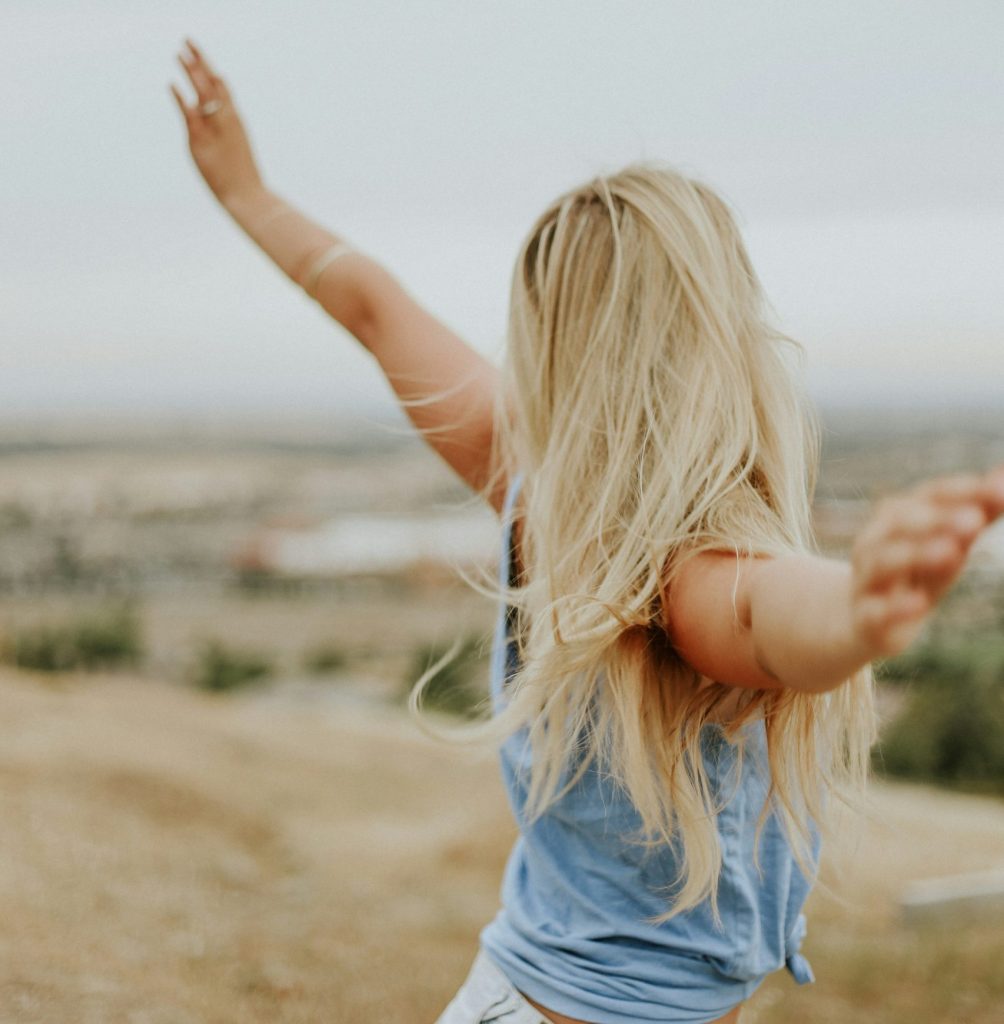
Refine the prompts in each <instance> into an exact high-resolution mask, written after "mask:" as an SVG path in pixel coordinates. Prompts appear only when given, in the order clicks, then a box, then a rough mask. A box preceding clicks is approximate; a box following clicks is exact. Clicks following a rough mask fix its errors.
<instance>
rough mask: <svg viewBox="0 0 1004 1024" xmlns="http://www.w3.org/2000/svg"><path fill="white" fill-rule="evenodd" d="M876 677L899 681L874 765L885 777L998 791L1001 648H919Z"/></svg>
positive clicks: (981, 641) (1002, 728)
mask: <svg viewBox="0 0 1004 1024" xmlns="http://www.w3.org/2000/svg"><path fill="white" fill-rule="evenodd" d="M880 678H884V679H888V680H890V681H891V682H894V683H898V684H906V683H908V686H907V700H906V704H905V707H904V709H903V711H902V712H901V713H900V714H899V716H898V717H897V718H896V719H895V720H894V721H892V722H891V723H890V724H889V725H888V727H887V728H886V729H885V731H884V733H883V736H882V739H881V742H880V744H879V746H878V747H877V748H876V754H875V765H876V768H877V769H878V770H880V771H885V772H887V773H889V774H891V775H899V776H904V777H908V778H915V779H922V780H926V781H932V782H940V783H948V784H952V785H959V786H965V787H974V786H975V787H978V788H981V789H987V788H989V789H999V790H1002V791H1004V644H1002V643H1001V641H1000V640H998V639H997V638H996V637H987V638H974V639H973V640H972V641H971V642H969V643H967V644H966V645H965V646H959V645H957V644H953V645H951V646H948V645H941V646H936V645H930V644H929V645H927V646H925V647H923V648H920V649H918V650H916V651H914V652H910V653H909V654H908V655H905V656H903V657H900V658H898V659H895V661H894V662H887V663H886V665H885V666H883V670H882V671H881V672H880Z"/></svg>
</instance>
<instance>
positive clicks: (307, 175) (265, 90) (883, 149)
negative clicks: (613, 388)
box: [0, 0, 1004, 416]
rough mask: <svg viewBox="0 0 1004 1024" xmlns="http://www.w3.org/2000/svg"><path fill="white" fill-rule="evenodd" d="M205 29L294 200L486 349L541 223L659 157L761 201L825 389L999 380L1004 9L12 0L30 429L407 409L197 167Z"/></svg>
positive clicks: (3, 252)
mask: <svg viewBox="0 0 1004 1024" xmlns="http://www.w3.org/2000/svg"><path fill="white" fill-rule="evenodd" d="M186 35H190V36H191V37H192V38H193V39H194V40H195V41H196V43H198V44H199V45H201V47H202V49H203V51H204V52H205V53H206V55H207V57H208V58H209V60H210V61H211V62H212V63H213V64H214V65H215V67H216V69H217V70H218V71H219V73H220V74H221V75H222V76H223V77H224V78H225V79H226V80H227V82H228V85H229V87H230V89H231V92H232V93H233V95H234V98H235V100H236V103H237V106H238V109H239V111H240V112H241V114H242V116H243V118H244V121H245V124H246V126H247V129H248V132H249V134H250V137H251V140H252V144H253V146H254V150H255V153H256V156H257V159H258V163H259V167H260V169H261V172H262V175H263V177H264V179H265V181H266V183H267V184H268V186H269V187H270V188H271V189H273V190H274V191H275V192H276V193H278V194H279V195H280V196H282V197H283V198H284V199H286V200H288V201H289V202H291V203H293V204H294V205H295V206H297V207H298V208H299V209H301V210H302V211H304V212H305V213H307V214H309V215H310V216H311V217H312V218H313V219H315V220H317V221H318V222H320V223H321V224H323V225H325V226H327V227H328V228H330V229H331V230H333V231H335V232H337V233H338V234H340V235H344V236H345V237H347V238H349V239H350V240H351V241H352V242H353V243H354V244H356V245H357V246H359V247H360V248H363V249H365V250H366V251H367V252H368V253H369V254H370V255H372V256H374V257H376V258H378V259H380V260H381V261H382V262H384V263H385V264H386V265H387V266H388V267H389V268H390V269H391V270H392V271H393V272H394V273H395V274H396V275H397V276H398V277H399V278H400V280H401V281H402V283H403V284H404V285H405V286H406V287H407V288H408V290H409V291H410V292H411V293H412V294H413V295H414V296H415V297H416V298H417V299H419V300H420V301H422V302H423V303H424V304H425V305H426V306H427V307H428V308H429V309H431V310H432V311H433V312H434V313H435V314H436V315H437V316H439V317H441V318H442V319H443V320H444V321H446V322H447V323H448V324H449V325H450V326H451V327H453V328H454V329H455V330H457V331H459V332H460V333H461V334H462V335H463V336H464V337H465V338H467V339H468V341H469V342H470V343H471V344H472V345H474V346H476V347H477V348H478V349H479V350H480V351H482V352H484V353H485V354H486V355H488V356H490V357H491V358H492V359H495V360H498V359H499V358H500V357H501V354H502V347H503V344H504V335H505V322H506V304H507V300H508V289H509V276H510V272H511V266H512V262H513V260H514V258H515V255H516V252H517V250H518V247H519V244H520V242H521V240H522V238H523V236H524V234H525V232H526V231H527V230H528V228H529V226H530V224H531V223H532V221H533V220H534V219H535V217H536V216H537V214H538V213H539V212H540V211H541V210H542V209H543V208H544V207H545V206H546V205H547V204H548V203H549V202H550V201H551V199H552V198H553V197H554V196H556V195H557V194H559V193H560V192H562V191H564V190H565V189H567V188H569V187H571V186H573V185H575V184H578V183H579V182H581V181H585V180H587V179H588V178H590V177H592V176H593V175H594V174H596V173H602V172H612V171H615V170H616V169H617V168H618V167H620V166H622V165H624V164H626V163H629V162H631V161H633V160H636V159H646V158H655V159H659V160H664V161H669V162H670V163H673V164H675V165H676V166H677V167H678V168H680V169H681V170H683V171H685V172H686V173H690V174H693V175H696V176H698V177H700V178H702V179H703V180H705V181H707V182H708V183H710V184H711V185H712V186H714V187H715V188H716V189H718V190H719V191H720V192H721V193H722V195H723V196H724V197H725V198H726V199H727V200H728V201H729V202H730V203H731V205H732V206H733V208H734V209H735V210H736V211H737V214H738V216H739V220H740V224H741V227H742V229H743V232H744V235H745V237H746V240H747V244H748V247H749V249H750V252H751V255H752V258H753V261H754V264H755V265H756V267H757V270H758V272H759V274H760V276H761V279H762V280H763V282H764V285H765V288H766V291H767V294H768V296H769V298H770V300H771V302H772V305H773V307H774V309H775V310H776V311H777V315H778V318H779V320H780V324H781V326H782V328H783V329H784V330H785V331H786V332H787V333H788V334H790V335H793V336H794V337H797V338H798V339H799V340H800V341H801V342H802V343H803V344H804V346H805V350H806V375H807V378H806V379H807V383H808V385H809V387H810V390H811V392H812V393H813V395H814V397H815V398H816V399H817V400H818V401H819V402H820V403H821V404H824V405H825V404H831V405H838V404H843V405H854V404H876V403H888V404H898V405H909V404H912V403H915V402H918V401H928V402H929V401H935V400H950V401H959V400H963V401H974V402H975V401H981V402H992V401H994V399H995V398H997V397H998V396H999V395H1000V394H1001V390H1002V389H1001V380H1002V379H1004V299H1002V296H1001V291H1002V289H1001V285H1002V283H1004V62H1002V61H1001V59H1000V53H1001V48H1002V45H1004V4H1000V3H999V2H995V0H986V2H984V0H964V2H961V3H960V2H958V0H955V2H951V3H949V2H927V0H909V2H897V0H884V2H882V3H876V2H874V0H867V2H859V0H842V2H841V3H840V4H832V3H823V2H822V0H789V2H758V0H753V2H742V3H741V2H739V0H732V2H714V3H698V2H697V0H692V2H687V3H682V2H674V0H620V2H616V3H615V2H611V0H605V2H602V3H601V2H597V0H532V2H527V0H506V2H505V3H500V2H491V3H489V2H487V0H428V2H414V3H409V4H403V3H400V2H399V0H393V2H390V0H339V2H337V3H336V2H328V3H316V2H308V0H304V2H298V3H293V4H290V3H288V2H286V3H279V2H274V0H264V2H259V3H246V2H242V3H237V2H233V0H214V2H213V3H212V4H206V3H205V2H201V3H194V2H190V0H173V2H172V3H171V4H169V5H152V4H144V5H140V4H136V3H134V2H133V3H127V2H124V0H115V2H113V0H70V2H59V0H3V3H2V4H0V38H3V39H4V40H5V43H6V47H5V49H6V53H5V58H4V61H3V62H0V95H2V96H3V97H4V103H3V104H2V107H0V140H2V145H0V289H2V298H0V410H2V411H3V412H4V413H6V414H7V415H14V416H16V415H28V414H31V413H38V414H48V413H53V412H60V411H68V412H72V413H78V412H109V411H111V412H115V411H124V412H142V411H153V412H176V411H180V412H220V411H223V412H226V411H239V412H249V411H250V412H255V411H262V412H270V413H282V412H293V411H298V412H304V411H307V412H309V411H323V412H332V411H340V410H345V411H354V410H362V409H365V410H370V409H372V410H385V409H389V410H392V409H393V406H394V400H393V397H392V392H391V390H390V388H389V386H388V385H387V384H386V382H385V381H384V379H383V377H382V375H381V373H380V371H379V368H378V367H377V365H376V363H375V361H374V360H373V359H372V357H370V356H369V354H368V353H366V352H365V351H364V350H362V349H361V347H360V346H359V344H358V343H357V342H356V341H355V339H353V338H352V337H351V336H350V335H348V334H346V333H345V332H344V331H343V330H341V328H339V327H338V325H337V324H335V323H334V321H332V320H330V319H329V318H328V317H327V316H326V315H325V314H324V312H323V310H322V309H321V308H320V307H319V306H317V305H316V304H314V303H312V302H310V300H308V299H307V298H306V297H305V296H304V295H303V294H302V293H301V292H300V291H299V290H298V289H297V288H296V287H295V286H294V285H293V284H292V283H291V282H289V281H288V280H287V279H286V278H285V277H284V275H283V274H282V273H281V272H280V271H279V270H278V269H277V268H276V267H275V266H274V265H273V264H272V263H271V262H270V261H269V260H268V258H267V257H266V256H265V255H264V254H263V253H262V252H261V251H260V250H258V249H257V248H256V247H255V246H254V245H253V243H251V242H250V241H249V240H248V239H247V238H246V236H244V235H243V234H242V233H241V231H240V230H239V228H238V227H237V226H236V225H235V224H234V222H233V221H231V220H230V218H229V217H228V215H227V214H226V213H225V212H224V211H223V210H222V209H221V208H220V207H219V205H218V204H217V203H216V200H215V199H214V197H213V196H212V194H211V193H210V192H209V190H208V188H207V187H206V186H205V184H204V182H203V181H202V179H201V177H200V176H199V174H198V172H197V170H196V168H195V166H194V164H193V162H192V160H191V158H190V156H189V153H188V150H187V145H186V138H185V133H184V129H183V124H182V121H181V117H180V113H179V111H178V110H177V107H176V106H175V103H174V100H173V98H172V96H171V94H170V92H169V91H168V84H169V83H170V82H172V81H173V82H175V83H176V84H177V85H178V86H179V87H180V88H181V89H182V91H183V92H184V94H185V95H186V97H188V98H191V95H192V91H191V88H190V86H189V83H188V82H187V79H186V78H185V76H184V73H183V71H182V69H181V67H180V65H179V64H178V63H177V59H176V54H177V53H178V52H179V50H180V48H181V44H182V41H183V39H184V37H185V36H186Z"/></svg>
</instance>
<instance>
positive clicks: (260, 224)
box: [171, 40, 505, 509]
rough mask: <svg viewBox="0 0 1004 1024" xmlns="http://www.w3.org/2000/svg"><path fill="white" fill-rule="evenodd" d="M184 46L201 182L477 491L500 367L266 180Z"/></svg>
mask: <svg viewBox="0 0 1004 1024" xmlns="http://www.w3.org/2000/svg"><path fill="white" fill-rule="evenodd" d="M187 42H188V46H189V49H190V51H191V52H190V53H187V54H179V57H178V59H179V61H180V63H181V65H182V67H183V68H184V69H185V72H186V74H187V75H188V78H189V81H190V82H191V84H192V86H193V88H194V89H195V91H196V94H197V96H198V103H197V104H195V105H188V104H186V103H185V101H184V99H183V98H182V96H181V94H180V93H179V92H178V90H177V89H176V88H175V86H174V85H173V84H172V85H171V91H172V93H173V94H174V97H175V99H176V100H177V103H178V106H179V108H180V109H181V112H182V114H183V116H184V118H185V125H186V128H187V130H188V141H189V149H190V151H191V154H192V158H193V160H194V161H195V163H196V166H197V167H198V169H199V172H200V173H201V174H202V176H203V178H204V179H205V181H206V184H207V185H208V186H209V188H210V189H211V191H212V192H213V194H214V195H215V196H216V198H217V199H218V200H219V202H220V203H221V205H222V206H223V207H224V209H226V211H227V212H228V213H229V214H230V216H231V217H232V218H233V219H234V221H235V222H236V223H237V224H238V225H239V226H240V227H241V228H242V229H243V230H244V232H245V233H246V234H247V235H248V237H249V238H251V239H252V240H253V241H254V242H255V243H256V244H257V245H258V246H259V247H260V248H261V249H262V251H263V252H265V253H266V254H267V255H268V256H269V257H270V258H271V259H272V260H273V262H275V264H276V265H277V266H278V267H279V268H280V270H282V271H283V273H285V274H286V276H287V277H289V278H290V280H292V281H293V282H295V283H296V284H297V285H299V286H300V287H302V288H304V289H305V290H306V291H307V292H308V294H309V295H310V296H311V297H312V298H314V299H316V301H317V302H318V303H319V304H320V305H321V307H322V308H323V309H324V310H325V311H326V312H327V313H328V314H329V315H330V316H331V317H332V318H334V319H335V320H336V321H338V323H340V324H341V325H342V326H343V327H345V328H346V330H348V331H349V332H350V333H351V334H353V335H354V336H355V337H356V338H357V339H358V340H359V341H360V342H361V343H362V345H363V346H364V347H365V348H366V349H367V351H369V352H370V353H371V354H372V355H373V357H374V358H375V359H376V360H377V362H378V363H379V365H380V368H381V370H382V371H383V373H384V375H385V376H386V377H387V380H388V382H389V383H390V385H391V387H392V388H393V389H394V391H395V393H396V394H397V396H398V398H399V399H400V400H401V402H402V404H403V406H404V408H405V411H406V412H407V414H408V416H409V417H410V419H411V421H412V423H413V424H414V425H415V427H416V428H417V429H418V430H419V431H420V432H421V434H422V436H423V437H424V438H425V439H426V440H427V441H428V443H429V444H430V445H431V446H432V447H433V449H435V450H436V451H437V452H438V453H439V455H440V456H442V458H443V459H444V460H445V461H446V462H447V464H448V465H449V466H450V467H451V468H452V469H453V470H454V471H455V472H456V473H457V474H458V475H459V476H460V477H461V478H462V479H463V480H464V481H465V482H466V483H468V484H469V485H470V486H471V487H472V488H474V489H475V490H480V489H481V488H482V487H483V486H484V485H485V484H486V483H487V482H488V480H489V479H490V477H491V469H492V467H491V466H490V465H489V459H490V454H491V442H492V430H493V423H494V403H495V400H496V393H497V386H498V371H497V370H496V368H495V367H494V365H493V364H492V363H491V362H490V361H489V360H487V359H486V358H485V357H484V356H482V355H481V354H480V353H478V352H477V351H475V350H474V349H473V348H471V347H470V346H469V345H468V344H466V342H464V341H463V339H461V338H460V337H458V336H457V335H456V334H455V333H454V332H453V331H451V330H450V329H449V328H448V327H447V326H446V325H445V324H443V323H442V322H441V321H439V320H438V319H436V317H434V316H433V315H432V314H431V313H429V312H428V311H427V310H426V309H424V308H423V307H422V306H421V305H420V304H419V303H417V302H416V301H415V300H414V299H413V298H412V297H411V296H410V295H409V294H408V293H407V291H406V290H405V289H404V288H403V287H402V286H401V284H400V283H399V282H398V281H397V280H396V279H395V278H394V277H393V275H391V274H390V273H389V272H388V271H387V270H386V269H385V268H384V267H383V266H381V265H380V264H379V263H378V262H377V261H376V260H373V259H371V258H370V257H369V256H367V255H365V254H364V253H361V252H359V251H358V250H356V249H354V248H352V249H349V250H348V251H345V250H344V249H342V248H341V246H344V245H345V240H344V239H342V238H340V237H339V236H338V235H335V234H333V233H332V232H331V231H329V230H327V229H326V228H324V227H322V226H321V225H319V224H316V223H315V222H313V221H312V220H310V218H308V217H307V216H306V215H305V214H303V213H302V212H300V211H299V210H297V209H296V208H295V207H294V206H292V205H291V204H290V203H288V202H286V201H285V200H284V199H282V198H280V197H279V196H278V195H277V194H276V193H274V192H273V191H272V190H271V189H269V188H268V187H267V186H266V185H265V183H264V181H263V180H262V177H261V174H260V172H259V170H258V167H257V164H256V161H255V159H254V156H253V154H252V151H251V146H250V142H249V140H248V136H247V133H246V131H245V129H244V126H243V124H242V122H241V119H240V116H239V115H238V113H237V110H236V107H235V106H234V102H233V98H232V96H231V94H230V91H229V89H228V87H227V85H226V83H225V82H224V81H223V79H222V78H220V76H219V75H217V74H216V73H215V72H214V71H213V69H212V68H211V67H210V65H209V63H208V61H207V60H206V58H205V57H204V56H203V55H202V54H201V53H200V51H199V50H198V48H197V47H196V46H195V45H194V44H193V43H192V42H191V41H190V40H188V41H187ZM214 107H215V110H214ZM200 108H201V109H200ZM203 110H205V111H208V112H205V113H203V112H202V111H203ZM335 247H339V248H337V249H336V248H335ZM336 252H340V253H341V254H340V255H337V256H336ZM325 257H327V259H325ZM496 490H497V491H498V493H497V494H492V495H491V496H490V500H491V503H492V504H493V506H494V507H496V508H497V509H500V508H501V506H502V501H503V497H504V494H505V481H500V482H499V484H498V486H497V488H496Z"/></svg>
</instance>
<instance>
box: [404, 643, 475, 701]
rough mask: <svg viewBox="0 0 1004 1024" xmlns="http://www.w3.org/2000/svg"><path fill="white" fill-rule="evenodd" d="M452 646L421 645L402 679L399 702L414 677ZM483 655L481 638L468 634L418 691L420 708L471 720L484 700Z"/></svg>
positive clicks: (405, 698) (425, 669)
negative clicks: (451, 655)
mask: <svg viewBox="0 0 1004 1024" xmlns="http://www.w3.org/2000/svg"><path fill="white" fill-rule="evenodd" d="M452 646H453V645H446V644H439V643H427V644H422V645H421V646H420V647H419V648H418V649H417V650H416V651H415V654H414V657H413V658H412V662H411V668H410V669H409V672H408V675H407V677H406V678H405V680H404V687H403V690H402V699H404V700H407V698H408V695H409V694H410V693H411V690H412V687H413V686H414V684H415V682H416V681H417V680H418V678H419V677H420V676H421V675H422V674H423V673H425V672H426V671H428V669H430V668H431V667H432V666H433V665H434V664H436V662H438V661H439V660H440V659H441V658H443V657H444V656H445V655H446V654H447V653H448V652H449V651H450V649H451V647H452ZM487 665H488V662H487V656H486V654H485V650H484V643H483V641H482V638H481V637H480V636H478V635H476V634H471V635H468V636H467V637H465V638H464V639H463V640H461V641H460V643H459V645H458V649H457V651H456V653H455V654H454V656H453V657H452V658H451V659H450V660H449V661H447V662H446V663H445V664H444V665H443V666H441V667H440V669H439V670H438V671H437V672H436V674H435V675H434V676H433V677H432V678H431V679H430V680H429V682H428V683H427V684H426V686H425V688H424V689H423V690H422V700H421V705H422V707H423V708H427V709H429V710H431V711H442V712H445V713H447V714H452V715H460V716H461V717H464V718H472V717H474V716H476V715H477V714H478V713H479V712H481V711H482V710H483V708H484V706H485V703H486V699H487V697H488V689H487V685H486V680H487V675H488V671H487Z"/></svg>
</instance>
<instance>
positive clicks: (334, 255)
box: [303, 242, 355, 299]
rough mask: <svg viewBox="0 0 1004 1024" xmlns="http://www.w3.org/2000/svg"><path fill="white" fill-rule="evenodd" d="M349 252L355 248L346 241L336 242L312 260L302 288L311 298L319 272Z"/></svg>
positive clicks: (314, 291)
mask: <svg viewBox="0 0 1004 1024" xmlns="http://www.w3.org/2000/svg"><path fill="white" fill-rule="evenodd" d="M350 252H355V249H354V248H353V247H352V246H351V245H349V243H348V242H336V243H335V244H334V245H333V246H331V248H330V249H325V250H324V252H322V253H321V255H320V256H318V257H317V259H316V260H314V262H313V264H312V265H311V268H310V270H309V271H308V272H307V277H306V280H305V282H304V285H303V290H304V291H305V292H306V293H307V294H308V295H309V296H310V297H311V298H312V299H316V298H317V294H316V289H317V284H318V282H319V281H320V278H321V274H322V273H323V272H324V270H325V269H326V268H327V267H328V265H329V264H331V263H334V261H335V260H337V259H338V257H339V256H347V255H348V254H349V253H350Z"/></svg>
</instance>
